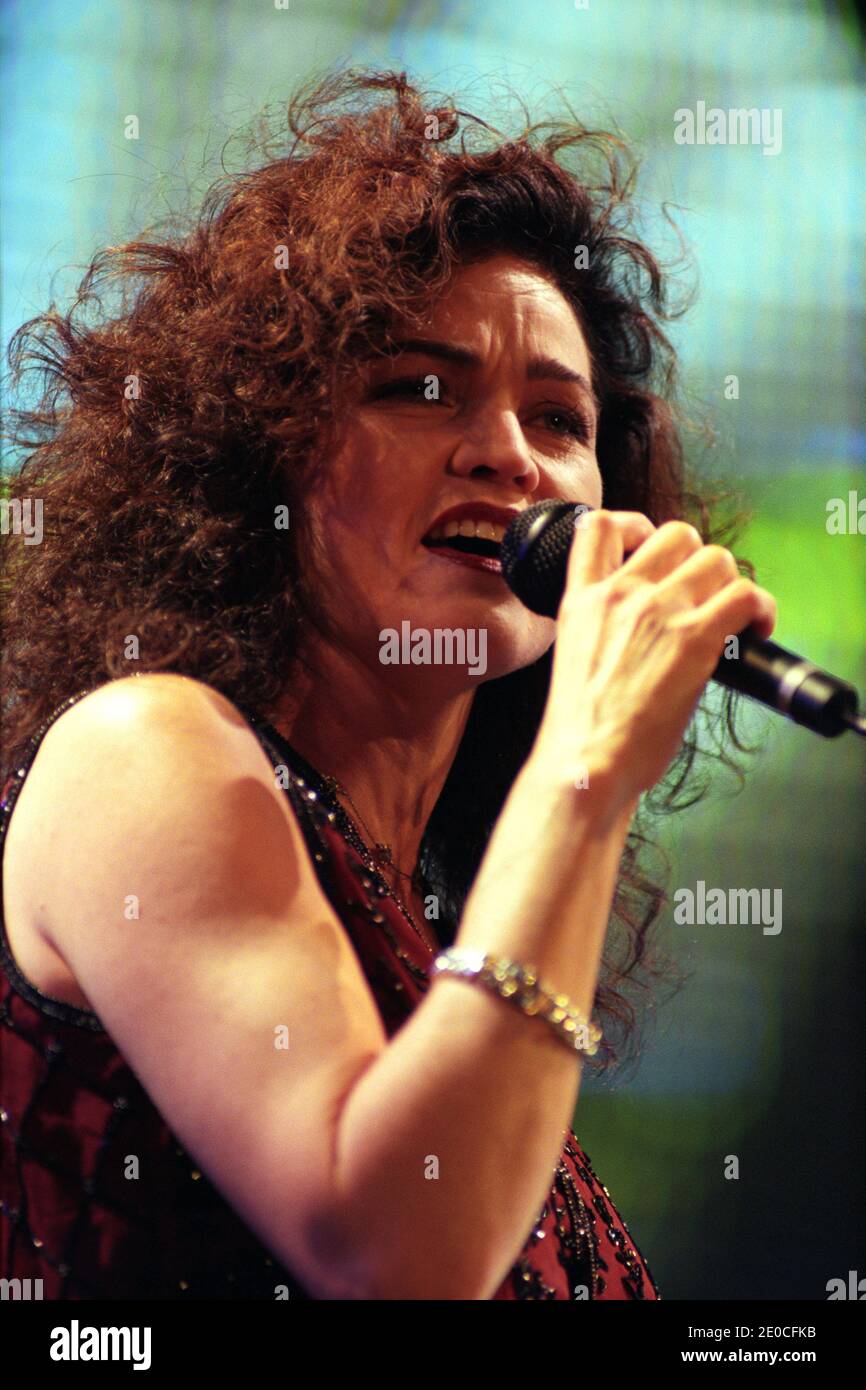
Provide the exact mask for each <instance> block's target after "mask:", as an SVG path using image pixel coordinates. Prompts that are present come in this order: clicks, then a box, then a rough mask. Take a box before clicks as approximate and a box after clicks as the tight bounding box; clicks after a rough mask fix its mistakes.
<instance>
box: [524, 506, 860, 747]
mask: <svg viewBox="0 0 866 1390" xmlns="http://www.w3.org/2000/svg"><path fill="white" fill-rule="evenodd" d="M592 510H593V508H592V507H589V506H587V505H586V503H584V502H563V501H550V500H548V501H544V502H536V503H535V504H534V505H533V506H531V507H527V509H526V511H524V512H521V513H520V515H519V516H517V517H515V518H514V520H513V521H512V523H511V525H510V526H509V527H508V530H507V531H506V532H505V535H504V536H503V538H502V547H501V550H500V558H501V562H502V575H503V578H504V579H505V582H506V583H507V584H508V586H509V588H510V589H511V590H512V591H513V592H514V593H515V594H516V595H517V597H518V598H519V599H520V601H521V603H524V604H525V605H526V607H527V608H531V609H532V612H533V613H540V614H542V615H543V616H544V617H546V618H555V617H556V614H557V612H558V610H559V605H560V601H561V599H562V594H563V590H564V589H565V577H566V571H567V567H568V554H569V551H570V549H571V543H572V541H573V539H574V527H575V524H576V522H577V520H578V518H579V517H580V516H581V515H582V514H583V513H584V512H591V511H592ZM736 647H737V652H738V654H737V655H736V656H730V657H727V656H724V655H723V656H721V657H720V658H719V663H718V665H717V666H716V669H715V671H714V672H713V675H712V679H713V680H716V681H718V682H719V683H720V684H721V685H725V686H729V687H730V688H731V689H732V690H739V691H741V692H742V693H743V694H744V695H749V696H751V698H752V699H753V700H758V701H759V702H760V703H761V704H763V705H767V706H768V707H769V708H770V709H775V710H778V711H779V713H780V714H784V715H786V716H787V717H788V719H792V720H793V721H794V723H795V724H802V725H804V726H805V728H807V729H812V730H813V732H814V733H816V734H821V735H823V737H824V738H838V736H839V734H841V733H844V732H845V730H846V729H853V730H854V731H855V732H856V733H858V734H863V735H866V717H864V716H862V715H860V714H858V697H857V691H856V690H855V689H854V687H853V685H849V684H848V683H847V681H843V680H839V678H838V677H837V676H831V675H830V673H829V671H823V670H821V669H820V667H818V666H815V665H813V664H812V662H811V661H806V660H805V658H804V657H802V656H797V654H796V652H789V651H786V649H785V648H784V647H780V646H778V645H777V644H776V643H775V642H770V641H767V640H765V639H763V638H760V637H758V636H757V635H756V634H755V632H754V631H753V630H752V629H751V628H746V629H745V631H743V632H741V633H739V634H737V642H736Z"/></svg>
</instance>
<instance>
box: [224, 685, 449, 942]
mask: <svg viewBox="0 0 866 1390" xmlns="http://www.w3.org/2000/svg"><path fill="white" fill-rule="evenodd" d="M246 713H247V714H248V715H252V717H253V719H254V721H255V722H256V723H258V724H259V725H261V726H262V727H264V729H265V730H266V732H270V733H271V735H276V737H277V740H278V741H279V742H280V743H281V744H282V745H283V747H284V748H285V749H287V751H288V752H290V753H291V754H292V757H293V758H294V760H295V762H296V763H298V764H299V765H300V767H301V769H302V770H303V774H304V776H305V778H306V779H307V781H308V782H312V783H313V784H314V785H315V786H316V787H317V789H318V793H319V795H320V796H321V797H323V798H324V800H325V801H326V802H327V804H328V809H329V810H330V811H331V812H333V815H334V820H335V824H336V826H337V829H338V830H339V831H340V834H341V835H342V836H343V837H344V839H346V840H347V841H348V842H349V844H350V845H351V846H352V848H353V849H354V850H357V852H358V854H359V855H360V857H361V859H362V860H363V862H364V865H365V867H366V868H367V870H368V871H369V872H370V873H371V874H372V875H373V877H374V878H375V879H376V880H377V882H378V883H379V885H380V886H381V887H382V888H383V890H384V892H385V893H387V895H388V897H389V898H391V899H392V901H393V902H394V903H396V905H397V907H398V908H399V909H400V911H401V912H402V913H403V916H404V917H405V918H406V920H407V922H408V923H409V925H410V926H411V928H412V930H413V931H414V933H415V935H416V936H417V937H418V939H419V941H422V942H423V943H424V945H425V946H426V947H427V949H428V951H430V950H432V951H437V952H438V951H439V950H440V946H439V943H438V941H436V940H435V937H434V940H433V941H432V942H431V941H429V940H428V939H427V937H426V936H425V935H424V933H423V932H422V930H421V928H420V927H419V926H418V923H417V922H416V921H415V918H414V917H413V915H412V913H411V912H410V911H409V909H408V907H407V906H406V904H405V903H404V902H403V900H402V898H401V897H400V895H399V894H398V892H397V890H396V889H395V888H393V887H392V886H391V884H390V883H389V882H388V880H387V879H386V878H385V876H384V874H383V873H382V871H381V869H380V867H379V864H378V863H377V861H376V857H375V855H374V853H373V851H372V850H371V849H370V848H369V846H368V845H367V843H366V841H365V840H364V838H363V836H362V835H361V833H360V831H359V830H358V827H357V826H356V825H355V822H354V821H353V820H352V818H351V816H350V815H349V813H348V811H347V810H346V809H345V807H344V806H341V804H340V802H339V801H338V800H337V794H338V792H342V794H343V795H344V796H345V797H347V799H348V800H349V801H350V802H352V805H353V806H354V805H355V803H354V802H353V801H352V798H351V797H350V796H349V794H348V792H347V791H346V789H345V787H344V786H343V785H342V783H341V782H339V781H338V780H337V778H336V777H332V776H326V775H325V774H324V773H321V772H319V770H318V768H316V767H313V764H312V763H311V762H308V760H307V759H306V758H305V757H304V756H303V754H302V753H299V752H298V750H297V748H294V747H293V746H292V744H291V743H289V741H288V739H287V738H286V737H285V735H284V734H281V733H280V731H279V729H277V728H275V726H274V725H273V724H271V723H270V722H269V721H268V720H267V719H265V718H264V717H263V716H262V715H260V714H258V713H256V712H255V711H252V710H247V711H246ZM355 810H356V813H357V807H356V808H355ZM367 833H368V835H369V831H368V832H367ZM371 838H372V837H371ZM376 850H377V852H378V853H379V856H380V862H381V861H382V860H384V862H385V863H390V862H391V846H390V845H386V844H382V843H377V844H376ZM386 856H387V857H386ZM393 867H394V868H395V869H396V865H394V866H393ZM396 872H397V873H399V874H401V876H402V877H403V878H408V879H409V881H410V882H411V883H412V884H413V886H415V887H417V888H419V891H420V889H421V888H423V876H422V875H421V874H420V872H418V871H416V875H414V876H411V877H410V875H408V874H404V873H403V872H402V870H401V869H396ZM430 934H431V936H434V933H433V932H432V931H431V933H430Z"/></svg>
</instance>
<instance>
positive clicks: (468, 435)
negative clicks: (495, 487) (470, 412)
mask: <svg viewBox="0 0 866 1390" xmlns="http://www.w3.org/2000/svg"><path fill="white" fill-rule="evenodd" d="M449 469H450V471H451V472H452V473H455V474H456V475H457V476H458V477H461V478H495V477H498V478H500V479H501V481H502V482H505V483H513V484H516V486H517V487H519V488H520V490H521V491H522V492H526V493H529V494H531V493H533V492H534V491H535V489H536V488H537V487H538V484H539V482H540V479H541V475H540V473H539V471H538V468H537V466H536V464H535V461H534V459H533V457H532V454H531V453H530V451H529V448H528V447H527V443H526V439H525V438H524V434H523V430H522V429H521V426H520V421H519V420H518V418H517V416H516V415H515V413H514V411H513V410H505V409H502V408H497V409H493V408H491V409H490V410H488V411H485V412H484V413H483V414H482V413H479V414H478V415H477V416H476V417H475V418H474V419H473V420H472V421H471V423H470V424H468V425H467V428H466V432H465V433H464V435H463V437H462V439H461V440H460V442H459V444H458V445H457V448H456V449H455V450H454V453H453V454H452V456H451V460H450V463H449Z"/></svg>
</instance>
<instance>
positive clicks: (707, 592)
mask: <svg viewBox="0 0 866 1390" xmlns="http://www.w3.org/2000/svg"><path fill="white" fill-rule="evenodd" d="M739 578H740V571H739V568H738V566H737V562H736V560H735V559H734V557H733V555H732V554H731V552H730V550H726V549H725V548H724V546H721V545H703V546H701V548H700V550H697V551H695V553H694V554H693V555H690V556H689V557H688V559H686V560H683V561H682V563H681V564H680V565H678V566H677V568H676V569H674V570H672V571H671V573H670V574H669V575H667V577H666V578H664V579H660V580H659V582H658V586H657V587H658V594H659V598H660V599H662V601H663V602H665V603H669V604H670V607H671V610H672V611H673V610H675V609H676V608H678V607H680V608H681V607H682V606H683V605H684V604H700V603H706V601H707V600H708V599H711V598H712V597H713V594H716V593H718V592H719V590H720V589H722V588H724V586H725V585H726V584H733V583H734V582H735V581H736V580H737V579H739Z"/></svg>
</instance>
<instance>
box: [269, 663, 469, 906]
mask: <svg viewBox="0 0 866 1390" xmlns="http://www.w3.org/2000/svg"><path fill="white" fill-rule="evenodd" d="M389 669H391V668H389ZM418 674H420V673H418ZM429 674H430V673H429V672H427V675H428V676H429ZM324 691H327V692H328V693H327V699H323V692H324ZM472 695H473V692H472V691H461V692H459V693H457V694H452V695H450V696H449V697H447V698H443V697H442V695H441V692H440V694H439V696H438V698H437V697H436V696H435V695H434V693H433V692H432V691H429V690H426V691H419V690H418V688H417V687H415V688H413V689H411V690H410V689H408V688H404V689H402V690H397V689H394V688H392V687H386V686H385V685H384V683H383V681H382V679H381V676H380V675H379V673H373V672H371V671H370V670H369V669H368V668H366V667H364V666H362V665H360V663H358V662H356V661H355V660H353V659H352V658H351V657H350V656H347V655H346V654H344V653H342V652H336V651H334V650H333V649H331V648H320V649H318V650H317V651H315V652H314V653H310V652H305V653H304V659H303V662H302V663H301V662H300V661H299V662H298V663H297V665H296V670H295V673H294V674H293V676H292V680H291V684H290V687H289V689H288V690H287V691H286V693H285V695H284V696H283V697H282V699H281V700H280V701H279V702H278V704H277V705H276V706H274V708H273V709H271V710H270V711H266V712H265V714H266V717H267V718H268V719H269V720H270V722H271V723H272V724H273V725H274V727H275V728H276V729H277V730H278V731H279V732H280V733H281V734H283V735H284V737H285V738H287V739H288V740H289V742H290V743H291V744H292V746H293V747H294V748H296V749H297V750H298V752H299V753H300V754H301V755H302V757H304V758H306V759H307V761H308V762H309V763H312V765H313V766H314V767H315V768H316V769H317V770H318V771H319V772H321V773H323V774H324V775H326V776H331V777H336V778H337V779H338V781H339V782H341V783H342V785H343V786H344V787H345V788H346V790H347V792H348V796H349V797H350V798H351V804H350V805H349V806H348V807H347V809H348V811H349V814H350V815H351V816H352V819H353V820H355V821H356V822H357V823H358V829H359V831H360V833H361V834H362V835H363V836H364V837H365V839H366V838H368V837H369V838H370V844H371V848H372V844H373V842H374V841H379V842H381V843H383V844H387V845H390V847H391V852H392V863H393V864H394V866H395V867H396V868H397V869H400V870H402V872H404V873H406V874H411V873H412V871H413V869H414V868H415V865H416V863H417V860H418V851H419V847H420V844H421V839H422V836H423V834H424V830H425V827H426V825H427V822H428V820H429V819H430V815H431V814H432V811H433V808H434V806H435V805H436V802H437V800H438V799H439V794H440V792H441V790H442V787H443V786H444V784H445V779H446V777H447V776H448V772H449V770H450V767H451V764H452V762H453V761H454V757H455V755H456V752H457V747H458V745H459V743H460V739H461V738H462V736H463V730H464V728H465V726H466V720H467V719H468V717H469V709H470V706H471V704H472ZM361 822H363V824H361ZM404 887H406V888H407V890H408V885H407V884H404Z"/></svg>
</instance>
